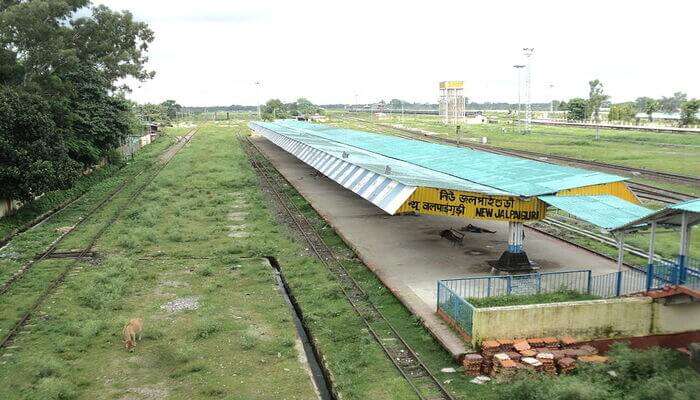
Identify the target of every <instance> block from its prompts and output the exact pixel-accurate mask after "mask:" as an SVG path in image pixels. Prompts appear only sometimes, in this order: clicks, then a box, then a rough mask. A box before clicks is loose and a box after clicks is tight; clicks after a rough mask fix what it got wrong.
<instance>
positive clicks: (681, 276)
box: [678, 211, 690, 283]
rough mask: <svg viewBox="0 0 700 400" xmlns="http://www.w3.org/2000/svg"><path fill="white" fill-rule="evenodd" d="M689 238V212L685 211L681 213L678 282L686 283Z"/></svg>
mask: <svg viewBox="0 0 700 400" xmlns="http://www.w3.org/2000/svg"><path fill="white" fill-rule="evenodd" d="M689 239H690V226H688V213H687V212H685V211H683V214H681V244H680V249H679V250H678V283H685V275H686V268H687V262H688V261H687V258H688V244H689V243H690V240H689Z"/></svg>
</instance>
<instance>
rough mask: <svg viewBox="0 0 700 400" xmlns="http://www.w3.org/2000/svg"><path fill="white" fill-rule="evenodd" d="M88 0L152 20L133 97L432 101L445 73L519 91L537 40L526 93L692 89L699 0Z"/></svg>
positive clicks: (495, 92)
mask: <svg viewBox="0 0 700 400" xmlns="http://www.w3.org/2000/svg"><path fill="white" fill-rule="evenodd" d="M96 3H104V4H106V5H108V6H110V7H111V8H113V9H118V10H124V9H128V10H130V11H131V12H132V13H133V14H134V15H135V17H136V18H137V19H139V20H143V21H146V22H148V23H149V25H150V26H151V28H152V29H153V30H154V31H155V34H156V39H155V41H154V42H153V44H152V47H151V50H150V59H151V61H150V67H151V68H152V69H154V70H155V71H156V77H155V78H154V79H153V80H151V81H149V82H146V83H143V84H138V85H134V91H133V93H132V94H131V95H130V97H131V98H132V99H134V100H136V101H139V102H161V101H163V100H165V99H175V100H177V101H178V102H179V103H180V104H185V105H197V106H207V105H230V104H250V105H253V104H256V102H257V98H258V96H259V97H260V99H261V100H266V99H268V98H271V97H277V98H280V99H282V100H283V101H291V100H294V99H296V98H297V97H302V96H303V97H307V98H309V99H310V100H311V101H313V102H314V103H317V104H326V103H350V102H355V99H356V97H357V98H358V100H359V102H361V103H365V102H375V101H378V100H380V99H386V100H389V99H391V98H400V99H405V100H408V101H414V102H415V101H420V102H436V101H437V92H438V90H437V85H438V82H439V81H441V80H464V81H465V85H466V95H467V96H468V97H469V98H470V99H471V100H473V101H478V102H482V101H509V102H515V101H517V74H516V71H515V70H514V68H513V65H514V64H519V63H522V62H523V60H522V56H521V52H522V50H521V49H522V48H523V47H534V48H535V55H534V57H533V58H532V99H533V101H549V100H550V99H551V98H557V99H565V98H570V97H574V96H582V97H587V95H588V81H589V80H591V79H594V78H598V79H600V80H601V81H603V83H604V85H605V88H606V91H607V93H608V94H609V95H611V96H612V100H613V101H625V100H632V99H634V98H636V97H639V96H652V97H660V96H662V95H666V96H670V95H671V94H672V93H673V92H674V91H684V92H687V93H688V94H689V96H690V97H700V73H699V72H698V71H699V67H700V63H699V61H700V51H698V44H699V43H700V42H699V39H698V33H697V32H698V29H697V26H698V25H697V24H698V15H699V14H700V3H699V2H696V1H669V0H667V1H664V2H658V1H657V2H651V1H593V0H588V1H584V2H568V1H536V0H535V1H530V2H526V1H484V2H472V1H454V2H452V1H449V2H448V1H438V0H434V1H420V2H419V1H416V2H413V1H396V2H394V1H386V0H384V1H382V0H374V1H363V0H355V1H351V2H348V1H343V2H340V1H329V0H326V1H301V0H298V1H265V0H255V1H236V0H234V1H225V0H197V1H191V0H190V1H179V0H106V1H96ZM256 80H259V81H261V82H262V89H260V90H258V89H256V87H255V84H254V82H255V81H256ZM523 81H524V75H523ZM550 85H554V87H553V88H550V87H549V86H550ZM258 93H259V94H258Z"/></svg>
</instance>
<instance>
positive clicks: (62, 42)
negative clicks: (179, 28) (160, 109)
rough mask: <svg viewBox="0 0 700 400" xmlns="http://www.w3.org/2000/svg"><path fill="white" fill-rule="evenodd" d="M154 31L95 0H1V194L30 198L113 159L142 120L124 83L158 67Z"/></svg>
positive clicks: (140, 78)
mask: <svg viewBox="0 0 700 400" xmlns="http://www.w3.org/2000/svg"><path fill="white" fill-rule="evenodd" d="M153 38H154V34H153V31H151V29H150V28H149V27H148V26H147V24H145V23H143V22H139V21H136V20H134V18H133V16H132V14H131V13H129V12H128V11H122V12H119V11H113V10H111V9H109V8H108V7H106V6H104V5H97V6H95V5H92V4H91V2H90V1H89V0H0V198H11V199H18V200H25V201H27V200H32V199H33V198H34V197H35V196H37V195H40V194H41V193H45V192H48V191H52V190H57V189H64V188H67V187H69V186H70V185H71V184H72V183H73V182H74V181H75V179H76V178H77V177H79V176H80V175H81V173H82V172H83V171H85V170H86V169H87V168H89V167H91V166H93V165H95V164H96V163H98V162H100V161H101V160H103V159H105V158H107V159H116V157H117V155H116V148H118V147H119V146H120V145H121V144H122V143H123V142H124V140H125V138H126V137H127V136H129V135H131V134H134V133H137V132H139V131H140V130H141V129H142V127H141V121H139V118H138V117H137V114H136V113H135V112H134V104H133V103H132V102H130V101H129V100H127V99H126V98H125V97H124V94H125V93H127V92H128V91H129V90H130V89H129V87H128V86H127V85H125V84H124V83H123V82H124V81H125V79H127V78H131V79H134V80H137V81H145V80H148V79H151V78H152V77H153V76H154V72H153V71H149V70H148V69H147V68H146V67H145V64H146V62H147V61H148V57H147V51H148V48H149V44H150V43H151V42H152V41H153ZM165 108H166V113H167V112H168V111H167V107H165ZM144 112H145V111H144ZM145 113H147V112H145Z"/></svg>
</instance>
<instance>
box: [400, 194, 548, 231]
mask: <svg viewBox="0 0 700 400" xmlns="http://www.w3.org/2000/svg"><path fill="white" fill-rule="evenodd" d="M397 212H399V213H402V212H415V213H418V214H427V215H441V216H446V217H462V218H469V219H487V220H496V221H514V222H527V221H539V220H542V219H544V217H545V213H546V212H547V205H546V204H545V203H544V202H542V201H540V200H539V199H537V198H536V197H529V198H526V199H523V198H520V197H517V196H489V195H485V194H482V193H472V192H462V191H458V190H446V189H436V188H430V187H419V188H417V189H416V191H415V192H413V194H412V195H411V197H409V198H408V199H407V200H406V202H404V204H403V205H402V206H401V207H400V208H399V209H398V211H397Z"/></svg>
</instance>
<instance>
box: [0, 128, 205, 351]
mask: <svg viewBox="0 0 700 400" xmlns="http://www.w3.org/2000/svg"><path fill="white" fill-rule="evenodd" d="M196 132H197V129H196V128H195V129H193V130H191V131H190V132H189V133H188V134H187V135H186V136H185V137H184V138H183V139H182V140H180V141H178V142H177V143H175V144H174V145H173V146H171V147H169V148H168V150H166V151H165V152H164V155H163V156H162V157H163V158H161V162H160V164H159V165H158V167H157V168H156V169H155V171H153V173H152V174H151V175H150V176H149V177H147V178H146V180H145V181H144V182H143V183H142V184H141V185H140V186H139V187H138V188H137V189H136V190H135V191H134V192H133V193H132V194H131V196H130V197H129V199H128V200H127V201H126V202H125V203H124V204H123V205H122V206H121V207H120V208H119V209H118V210H117V212H116V213H115V214H114V215H113V216H112V217H111V218H110V219H109V220H108V221H107V222H106V223H105V224H104V225H102V226H101V227H100V229H99V230H98V231H97V233H95V234H94V235H93V236H92V237H91V238H90V242H89V243H88V244H87V246H85V247H84V248H83V249H82V250H78V251H74V252H72V253H74V254H73V256H72V257H71V258H73V259H74V260H73V261H72V262H71V263H70V264H68V265H67V266H66V267H65V268H63V270H62V271H61V272H60V273H59V274H58V275H57V276H56V277H55V278H53V279H52V280H51V281H50V282H49V284H48V285H47V287H46V288H45V289H44V290H43V291H42V292H41V293H40V294H39V296H38V297H37V298H36V300H35V301H34V302H33V303H32V304H31V305H30V307H29V309H28V310H27V311H26V312H25V313H23V314H22V316H21V317H20V319H19V320H18V321H17V322H15V324H14V325H13V326H12V327H11V328H10V329H9V331H8V333H7V334H6V335H5V336H4V338H3V339H2V341H1V342H0V349H5V348H6V347H7V346H8V345H9V344H10V343H11V342H12V340H13V339H14V337H15V336H16V335H17V334H18V333H19V332H20V331H21V329H22V327H24V326H25V325H26V324H27V322H28V321H29V319H30V318H31V316H32V314H33V313H34V312H35V311H36V310H37V309H38V308H39V307H41V305H42V304H43V303H44V301H45V300H46V299H47V298H48V297H49V296H50V295H51V293H53V291H54V290H56V288H58V287H59V286H60V285H61V284H62V283H63V282H64V281H65V279H66V277H67V276H68V274H69V273H70V272H71V271H72V270H73V269H74V268H75V267H76V266H77V265H78V264H79V263H80V262H82V261H84V259H85V258H86V257H87V256H88V255H89V254H91V253H92V248H93V247H94V246H95V243H97V240H99V238H100V237H102V235H103V234H104V233H105V232H106V231H107V229H109V227H111V226H112V224H114V222H116V221H117V219H119V217H120V216H121V215H122V213H123V212H124V211H125V210H126V209H128V208H129V207H130V206H131V205H132V204H133V201H134V200H136V199H137V198H138V197H139V196H140V195H141V193H143V191H144V190H145V189H146V188H147V187H148V186H149V185H150V184H151V183H152V182H153V180H154V179H155V178H156V177H157V176H158V175H159V174H160V172H161V171H162V170H163V168H165V167H166V166H167V165H168V164H169V163H170V161H171V160H172V159H173V157H175V155H176V154H177V153H178V152H179V151H180V150H181V149H182V148H183V147H184V146H185V145H186V144H187V143H189V141H190V140H191V139H192V136H194V134H195V133H196ZM142 172H143V171H142ZM140 174H141V173H139V174H137V175H140ZM134 177H135V176H134ZM132 181H133V178H132V179H129V180H126V181H125V182H123V183H122V185H120V188H118V189H116V190H115V191H113V192H112V193H110V195H108V196H107V197H105V199H103V201H102V202H100V204H99V205H98V206H97V207H95V208H93V209H92V210H91V215H93V214H94V212H95V211H94V210H96V209H98V208H102V207H104V205H106V204H107V203H108V202H110V201H111V200H112V199H113V198H114V197H115V196H116V195H117V194H118V193H120V192H122V191H123V189H124V187H126V186H127V184H128V183H130V182H132ZM84 219H86V218H84ZM74 231H75V228H73V229H72V230H71V231H69V232H67V233H70V232H74ZM65 236H66V235H64V236H62V238H64V237H65ZM56 247H57V243H56V242H54V243H53V244H52V245H51V246H50V248H49V249H48V250H47V251H45V252H43V253H42V257H41V258H40V260H43V259H45V258H46V257H48V256H49V255H50V254H51V253H52V252H53V251H54V250H55V249H56ZM24 272H26V271H24ZM17 279H18V278H16V279H15V280H17ZM15 280H13V282H14V281H15ZM7 290H9V286H8V287H7V288H5V289H4V291H3V292H2V293H5V292H6V291H7Z"/></svg>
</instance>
